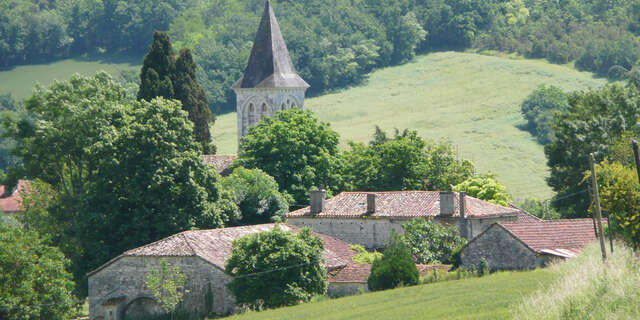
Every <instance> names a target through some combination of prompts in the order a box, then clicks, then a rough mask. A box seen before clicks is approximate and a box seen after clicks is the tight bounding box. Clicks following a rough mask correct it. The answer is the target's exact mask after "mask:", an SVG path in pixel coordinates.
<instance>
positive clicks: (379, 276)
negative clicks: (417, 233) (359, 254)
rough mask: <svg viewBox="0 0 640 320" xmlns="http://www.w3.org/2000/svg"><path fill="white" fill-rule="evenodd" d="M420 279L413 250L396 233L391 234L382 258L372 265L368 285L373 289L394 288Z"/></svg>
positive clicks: (408, 284) (414, 282) (412, 283)
mask: <svg viewBox="0 0 640 320" xmlns="http://www.w3.org/2000/svg"><path fill="white" fill-rule="evenodd" d="M418 281H419V274H418V269H417V268H416V264H415V262H413V259H411V251H410V250H409V248H408V247H407V245H406V244H405V243H404V241H403V240H402V237H401V236H400V235H398V234H396V233H393V234H392V235H391V239H390V240H389V243H388V244H387V247H386V249H385V250H384V253H383V255H382V258H380V259H376V260H375V261H374V262H373V265H372V266H371V274H370V275H369V278H368V279H367V286H368V287H369V290H371V291H377V290H386V289H393V288H395V287H398V286H401V285H406V286H411V285H416V284H418Z"/></svg>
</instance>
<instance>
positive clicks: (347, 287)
mask: <svg viewBox="0 0 640 320" xmlns="http://www.w3.org/2000/svg"><path fill="white" fill-rule="evenodd" d="M366 292H369V288H368V286H367V284H366V283H359V282H329V288H328V289H327V295H328V296H329V297H331V298H339V297H345V296H352V295H355V294H360V293H366Z"/></svg>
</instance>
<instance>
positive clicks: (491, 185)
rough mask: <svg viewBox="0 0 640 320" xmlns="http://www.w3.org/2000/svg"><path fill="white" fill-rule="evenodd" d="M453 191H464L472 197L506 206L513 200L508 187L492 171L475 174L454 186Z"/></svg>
mask: <svg viewBox="0 0 640 320" xmlns="http://www.w3.org/2000/svg"><path fill="white" fill-rule="evenodd" d="M453 191H464V192H466V193H467V194H468V195H470V196H472V197H475V198H478V199H480V200H485V201H488V202H491V203H495V204H498V205H501V206H505V207H506V206H508V205H509V201H511V196H509V194H508V193H507V188H506V187H505V186H504V185H502V184H501V183H500V182H498V180H497V179H496V176H495V175H494V174H492V173H489V174H481V175H476V176H473V177H471V178H469V179H467V180H465V181H463V182H461V183H460V184H457V185H455V186H453Z"/></svg>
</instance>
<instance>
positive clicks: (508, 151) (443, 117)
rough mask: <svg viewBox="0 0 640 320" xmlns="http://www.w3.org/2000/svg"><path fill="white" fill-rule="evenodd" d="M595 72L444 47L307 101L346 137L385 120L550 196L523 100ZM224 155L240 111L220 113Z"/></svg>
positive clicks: (581, 85)
mask: <svg viewBox="0 0 640 320" xmlns="http://www.w3.org/2000/svg"><path fill="white" fill-rule="evenodd" d="M605 82H606V80H604V79H596V78H594V77H593V76H592V74H590V73H586V72H579V71H576V70H575V69H573V68H571V67H569V66H560V65H553V64H549V63H547V62H545V61H542V60H527V59H518V58H513V57H507V56H502V57H497V56H488V55H480V54H474V53H460V52H441V53H433V54H429V55H425V56H419V57H417V58H416V59H415V61H413V62H411V63H408V64H406V65H402V66H397V67H391V68H386V69H382V70H378V71H376V72H374V73H373V74H371V76H370V79H369V81H368V83H367V84H366V85H362V86H359V87H354V88H351V89H348V90H344V91H342V92H338V93H334V94H327V95H324V96H320V97H316V98H312V99H308V100H307V101H306V105H307V107H308V108H309V109H311V110H313V111H314V112H315V114H316V115H317V116H318V117H319V118H320V119H321V120H324V121H328V122H329V123H331V126H332V127H333V128H334V129H335V130H337V131H338V132H339V133H340V136H341V139H342V141H343V145H344V143H345V142H346V141H347V140H355V141H368V140H370V138H371V135H372V133H373V131H374V126H375V125H379V126H380V127H382V128H383V129H385V130H388V131H391V130H393V129H394V128H398V129H404V128H410V129H415V130H418V132H419V133H420V134H421V135H422V136H423V137H425V138H429V139H440V138H446V139H449V140H450V141H451V142H452V143H453V144H455V145H456V146H457V148H458V150H459V155H460V156H461V157H464V158H468V159H471V160H473V162H474V163H475V164H476V166H477V168H478V169H479V171H480V172H481V173H483V172H487V171H491V172H494V173H495V174H496V175H497V176H498V178H499V179H500V180H501V181H502V182H503V183H504V184H505V185H506V186H507V189H508V191H509V192H510V193H511V194H512V195H513V196H514V197H515V198H516V199H521V198H525V197H537V198H547V197H549V196H550V195H551V190H550V189H549V188H548V186H547V185H546V183H545V181H544V178H545V176H547V172H548V170H547V167H546V159H545V156H544V153H543V148H542V146H541V145H540V144H538V143H537V142H536V141H535V139H534V138H533V137H532V136H531V135H530V134H529V133H528V132H525V131H522V130H520V129H518V127H517V126H518V125H521V124H523V123H525V120H524V119H523V117H522V115H521V114H520V106H519V105H520V103H521V102H522V101H523V100H524V98H525V97H526V96H527V95H528V94H529V93H531V91H532V90H533V89H534V88H535V87H536V86H538V85H540V84H553V85H556V86H559V87H561V88H563V89H565V90H579V89H587V88H594V87H599V86H601V85H603V84H604V83H605ZM214 139H215V142H216V144H217V145H218V148H219V149H218V150H219V153H235V152H236V149H237V143H236V115H235V113H231V114H225V115H222V116H219V117H218V120H217V122H216V124H215V126H214Z"/></svg>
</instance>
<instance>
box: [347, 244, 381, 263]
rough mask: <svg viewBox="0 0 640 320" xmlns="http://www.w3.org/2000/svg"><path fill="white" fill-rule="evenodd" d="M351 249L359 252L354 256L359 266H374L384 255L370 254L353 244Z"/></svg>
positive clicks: (376, 252) (374, 252)
mask: <svg viewBox="0 0 640 320" xmlns="http://www.w3.org/2000/svg"><path fill="white" fill-rule="evenodd" d="M350 247H351V249H353V250H355V251H356V252H357V254H356V255H355V256H353V261H354V262H355V263H357V264H372V263H373V262H374V261H376V259H380V258H382V253H380V252H378V251H373V252H369V251H367V249H365V248H364V247H363V246H361V245H359V244H352V245H351V246H350Z"/></svg>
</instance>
